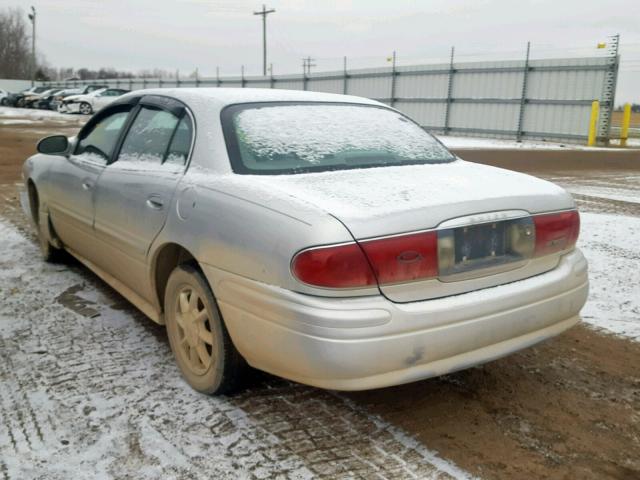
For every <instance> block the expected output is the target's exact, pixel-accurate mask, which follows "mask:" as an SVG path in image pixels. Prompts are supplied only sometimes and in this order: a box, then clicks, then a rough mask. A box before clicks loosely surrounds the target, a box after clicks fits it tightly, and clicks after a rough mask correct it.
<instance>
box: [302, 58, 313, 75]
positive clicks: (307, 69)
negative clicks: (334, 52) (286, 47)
mask: <svg viewBox="0 0 640 480" xmlns="http://www.w3.org/2000/svg"><path fill="white" fill-rule="evenodd" d="M314 60H315V58H311V57H307V58H303V59H302V73H303V74H305V75H311V67H315V66H316V64H315V63H311V62H313V61H314Z"/></svg>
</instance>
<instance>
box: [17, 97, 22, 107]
mask: <svg viewBox="0 0 640 480" xmlns="http://www.w3.org/2000/svg"><path fill="white" fill-rule="evenodd" d="M16 107H18V108H23V107H24V99H22V98H19V99H18V101H17V102H16Z"/></svg>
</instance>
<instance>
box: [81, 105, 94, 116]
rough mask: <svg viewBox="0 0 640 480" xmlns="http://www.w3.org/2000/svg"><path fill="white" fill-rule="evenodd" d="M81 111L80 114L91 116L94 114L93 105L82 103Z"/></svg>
mask: <svg viewBox="0 0 640 480" xmlns="http://www.w3.org/2000/svg"><path fill="white" fill-rule="evenodd" d="M79 110H80V113H81V114H83V115H91V114H92V113H93V109H92V108H91V105H89V104H88V103H87V102H82V103H81V104H80V107H79Z"/></svg>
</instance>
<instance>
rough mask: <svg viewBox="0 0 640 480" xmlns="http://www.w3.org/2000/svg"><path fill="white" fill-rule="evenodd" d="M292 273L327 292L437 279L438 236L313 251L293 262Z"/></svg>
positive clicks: (426, 234)
mask: <svg viewBox="0 0 640 480" xmlns="http://www.w3.org/2000/svg"><path fill="white" fill-rule="evenodd" d="M363 252H364V253H363ZM372 268H373V270H372ZM292 271H293V274H294V275H295V276H296V278H298V280H300V281H302V282H304V283H307V284H309V285H315V286H318V287H326V288H357V287H368V286H373V285H376V284H380V285H385V284H390V283H402V282H410V281H413V280H420V279H425V278H433V277H437V276H438V235H437V233H436V232H435V231H431V232H423V233H414V234H409V235H399V236H396V237H388V238H380V239H376V240H366V241H362V242H360V244H359V245H358V244H356V243H347V244H343V245H336V246H330V247H320V248H311V249H309V250H303V251H302V252H300V253H298V254H297V255H296V256H295V257H294V258H293V262H292Z"/></svg>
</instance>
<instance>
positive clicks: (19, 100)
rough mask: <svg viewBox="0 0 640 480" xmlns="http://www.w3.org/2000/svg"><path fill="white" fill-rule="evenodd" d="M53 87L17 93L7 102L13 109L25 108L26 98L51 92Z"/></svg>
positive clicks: (33, 88) (29, 89) (35, 88)
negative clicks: (47, 91)
mask: <svg viewBox="0 0 640 480" xmlns="http://www.w3.org/2000/svg"><path fill="white" fill-rule="evenodd" d="M50 88H51V87H31V88H27V89H26V90H23V91H21V92H19V93H15V94H13V95H11V96H10V97H9V100H8V102H7V104H8V105H11V106H12V107H18V108H24V107H25V100H26V98H31V97H36V96H39V95H40V94H41V93H42V92H44V91H46V90H49V89H50Z"/></svg>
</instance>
